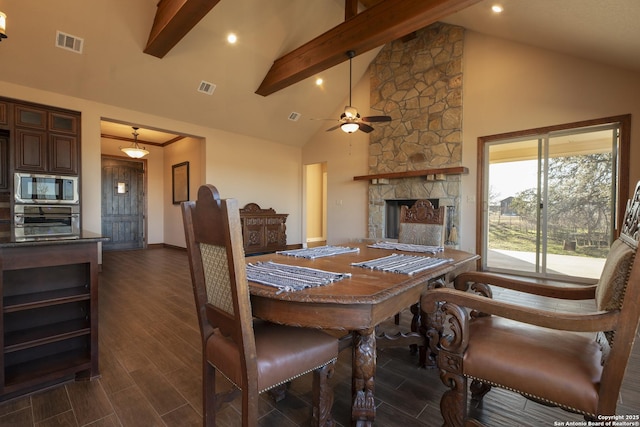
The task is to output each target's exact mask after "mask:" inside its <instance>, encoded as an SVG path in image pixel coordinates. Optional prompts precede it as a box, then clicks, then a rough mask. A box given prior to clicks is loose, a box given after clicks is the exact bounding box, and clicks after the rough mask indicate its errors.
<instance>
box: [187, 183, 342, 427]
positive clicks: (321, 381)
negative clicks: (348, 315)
mask: <svg viewBox="0 0 640 427" xmlns="http://www.w3.org/2000/svg"><path fill="white" fill-rule="evenodd" d="M182 215H183V223H184V231H185V235H186V243H187V251H188V255H189V264H190V268H191V280H192V285H193V293H194V297H195V303H196V310H197V313H198V320H199V323H200V332H201V336H202V383H203V411H204V420H203V421H204V425H205V426H214V425H215V421H216V409H217V407H218V406H219V403H220V402H219V400H220V401H221V397H222V394H220V395H217V394H216V382H215V376H216V370H218V371H220V372H221V373H222V374H223V375H224V376H225V377H226V378H227V379H229V380H230V381H231V382H232V383H233V384H234V385H235V386H236V387H237V388H238V389H240V390H241V391H242V425H243V426H256V425H257V424H258V400H259V397H258V394H259V393H261V392H263V391H267V390H269V389H272V388H274V387H277V386H281V385H283V384H286V383H287V382H289V381H291V380H292V379H294V378H296V377H298V376H301V375H303V374H306V373H309V372H312V371H313V392H312V394H313V409H312V423H313V425H315V426H323V427H324V426H332V425H334V422H333V419H332V417H331V407H332V404H333V390H332V389H331V388H330V387H329V385H328V378H329V377H330V376H331V375H332V373H333V370H334V364H335V361H336V358H337V356H338V341H337V339H336V338H335V337H332V336H330V335H328V334H326V333H324V332H322V331H320V330H315V329H306V328H298V327H290V326H282V325H276V324H272V323H268V322H264V321H260V320H254V319H253V318H252V314H251V302H250V295H249V287H248V282H247V276H246V266H245V257H244V252H243V245H242V229H241V223H240V215H239V208H238V203H237V201H236V200H234V199H226V200H224V199H220V196H219V193H218V191H217V189H216V188H215V187H214V186H212V185H203V186H201V187H200V189H199V190H198V200H197V201H196V202H193V201H190V202H183V203H182Z"/></svg>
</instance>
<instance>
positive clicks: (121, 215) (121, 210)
mask: <svg viewBox="0 0 640 427" xmlns="http://www.w3.org/2000/svg"><path fill="white" fill-rule="evenodd" d="M102 235H103V236H105V237H109V239H110V240H109V241H108V242H105V243H103V244H102V248H103V249H104V250H105V251H108V250H124V249H141V248H143V247H144V240H145V239H144V161H142V160H126V159H116V158H109V157H103V158H102Z"/></svg>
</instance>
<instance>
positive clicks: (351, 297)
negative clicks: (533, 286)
mask: <svg viewBox="0 0 640 427" xmlns="http://www.w3.org/2000/svg"><path fill="white" fill-rule="evenodd" d="M342 246H347V247H350V248H358V251H357V252H351V253H344V254H339V255H332V256H326V257H321V258H315V259H307V258H299V257H295V256H289V255H284V254H280V253H271V254H264V255H259V256H251V257H247V263H258V262H267V261H272V262H275V263H279V264H288V265H295V266H302V267H310V268H314V269H319V270H324V271H331V272H336V273H350V274H351V276H350V277H347V278H345V279H342V280H340V281H337V282H335V283H331V284H329V285H325V286H318V287H313V288H307V289H303V290H299V291H290V292H286V291H285V292H282V291H279V289H277V288H274V287H271V286H267V285H263V284H259V283H256V282H251V281H250V282H249V288H250V292H251V304H252V310H253V314H254V316H256V317H258V318H261V319H264V320H268V321H271V322H275V323H279V324H284V325H291V326H302V327H311V328H320V329H326V330H337V331H345V332H350V333H351V334H352V335H351V336H352V338H351V339H352V341H353V343H352V344H353V345H352V348H353V350H352V351H353V361H352V406H351V408H352V409H351V417H352V425H357V426H370V425H373V422H374V419H375V412H376V411H375V402H374V380H375V371H376V340H377V339H379V338H377V337H376V332H375V329H376V326H377V325H378V324H380V323H381V322H383V321H384V320H386V319H388V318H390V317H392V316H394V315H395V314H396V313H399V312H400V311H402V310H403V309H405V308H407V307H410V306H411V305H414V304H416V302H418V301H419V300H420V295H421V294H422V293H423V292H425V291H426V290H427V287H428V286H429V283H432V282H433V281H436V280H442V281H444V282H445V283H447V282H449V281H451V280H452V279H453V278H454V277H455V276H456V275H457V274H459V273H460V272H463V271H468V270H471V269H475V261H476V260H477V259H478V258H479V257H478V256H477V255H475V254H472V253H468V252H463V251H459V250H455V249H449V248H446V249H445V250H444V251H443V252H439V253H437V254H425V253H414V252H399V251H396V250H389V249H377V248H371V247H369V246H368V243H353V244H346V245H342ZM392 253H396V254H399V253H403V254H407V255H420V256H429V257H436V258H444V259H449V260H450V262H447V263H445V264H442V265H439V266H436V267H433V268H430V269H428V270H425V271H422V272H419V273H415V274H412V275H408V274H399V273H393V272H384V271H378V270H373V269H368V268H362V267H356V266H353V265H352V264H353V263H358V262H362V261H367V260H373V259H378V258H381V257H385V256H388V255H391V254H392Z"/></svg>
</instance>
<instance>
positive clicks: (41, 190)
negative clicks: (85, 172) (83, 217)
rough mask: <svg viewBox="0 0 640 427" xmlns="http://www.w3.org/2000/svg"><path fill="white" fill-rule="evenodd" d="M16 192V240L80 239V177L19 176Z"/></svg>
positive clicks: (15, 186) (22, 174)
mask: <svg viewBox="0 0 640 427" xmlns="http://www.w3.org/2000/svg"><path fill="white" fill-rule="evenodd" d="M14 190H15V192H14V205H13V229H14V238H15V239H16V241H25V240H42V239H48V238H51V239H61V238H66V239H73V238H78V237H79V236H80V200H79V191H78V177H76V176H55V175H40V174H27V173H16V174H15V175H14Z"/></svg>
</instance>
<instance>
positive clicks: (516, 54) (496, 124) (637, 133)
mask: <svg viewBox="0 0 640 427" xmlns="http://www.w3.org/2000/svg"><path fill="white" fill-rule="evenodd" d="M463 66H464V82H463V90H464V92H463V98H462V100H463V106H464V111H463V153H462V163H463V165H464V166H467V167H468V168H469V174H468V175H464V176H463V178H462V203H461V211H462V212H461V213H462V224H461V227H460V248H461V249H463V250H467V251H471V252H475V244H476V239H475V227H476V224H475V212H476V203H475V199H474V197H475V194H476V174H477V165H476V163H477V138H478V137H480V136H487V135H495V134H499V133H504V132H510V131H517V130H524V129H532V128H537V127H543V126H551V125H556V124H562V123H570V122H576V121H581V120H588V119H596V118H601V117H608V116H616V115H622V114H628V113H631V114H632V119H631V120H632V123H631V174H630V183H631V186H630V187H631V188H630V190H631V191H633V188H634V186H635V183H636V182H637V181H638V180H639V179H640V162H639V161H638V160H639V159H640V122H638V119H637V118H638V117H640V75H639V74H638V73H632V72H629V71H624V70H619V69H615V68H612V67H609V66H604V65H601V64H597V63H593V62H589V61H585V60H582V59H578V58H573V57H568V56H566V55H561V54H557V53H554V52H550V51H546V50H542V49H538V48H533V47H530V46H525V45H522V44H517V43H513V42H509V41H506V40H503V39H498V38H494V37H489V36H485V35H482V34H479V33H475V32H470V31H467V33H466V39H465V46H464V65H463ZM634 159H635V160H634ZM514 179H517V177H514Z"/></svg>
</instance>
